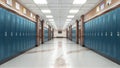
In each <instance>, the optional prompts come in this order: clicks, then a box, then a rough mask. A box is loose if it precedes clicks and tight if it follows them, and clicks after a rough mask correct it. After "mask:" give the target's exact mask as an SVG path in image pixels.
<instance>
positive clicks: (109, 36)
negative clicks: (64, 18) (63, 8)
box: [68, 7, 120, 64]
mask: <svg viewBox="0 0 120 68" xmlns="http://www.w3.org/2000/svg"><path fill="white" fill-rule="evenodd" d="M78 33H80V32H78ZM71 34H72V35H71ZM71 36H72V37H71ZM79 37H80V36H79ZM68 38H69V39H70V40H72V41H74V42H77V28H72V29H71V30H70V31H68ZM79 40H80V38H79ZM80 43H81V42H80ZM83 43H84V46H85V47H87V48H89V49H92V50H94V51H95V52H97V53H99V54H101V55H103V56H105V57H107V58H109V59H111V60H112V61H115V62H116V63H118V64H120V8H119V7H117V8H115V9H113V10H111V11H109V12H107V13H105V14H103V15H100V16H98V17H96V18H94V19H91V20H89V21H87V22H84V42H83Z"/></svg>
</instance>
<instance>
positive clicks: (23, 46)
mask: <svg viewBox="0 0 120 68" xmlns="http://www.w3.org/2000/svg"><path fill="white" fill-rule="evenodd" d="M25 46H26V44H25V19H23V49H24V50H25Z"/></svg>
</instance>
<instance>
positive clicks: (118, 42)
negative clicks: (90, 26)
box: [116, 8, 120, 61]
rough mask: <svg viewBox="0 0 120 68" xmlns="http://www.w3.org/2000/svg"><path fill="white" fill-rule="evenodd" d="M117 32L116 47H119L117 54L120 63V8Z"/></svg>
mask: <svg viewBox="0 0 120 68" xmlns="http://www.w3.org/2000/svg"><path fill="white" fill-rule="evenodd" d="M116 11H117V13H116V15H117V23H116V24H117V31H116V47H117V53H116V57H117V60H119V61H120V8H118V9H117V10H116Z"/></svg>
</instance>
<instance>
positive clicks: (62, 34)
mask: <svg viewBox="0 0 120 68" xmlns="http://www.w3.org/2000/svg"><path fill="white" fill-rule="evenodd" d="M54 37H66V31H62V33H61V34H58V31H57V30H55V31H54Z"/></svg>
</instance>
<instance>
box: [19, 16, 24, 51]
mask: <svg viewBox="0 0 120 68" xmlns="http://www.w3.org/2000/svg"><path fill="white" fill-rule="evenodd" d="M23 26H24V25H23V18H22V17H20V41H19V42H20V51H21V52H22V51H24V50H23V46H24V44H23V39H22V38H23Z"/></svg>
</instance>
